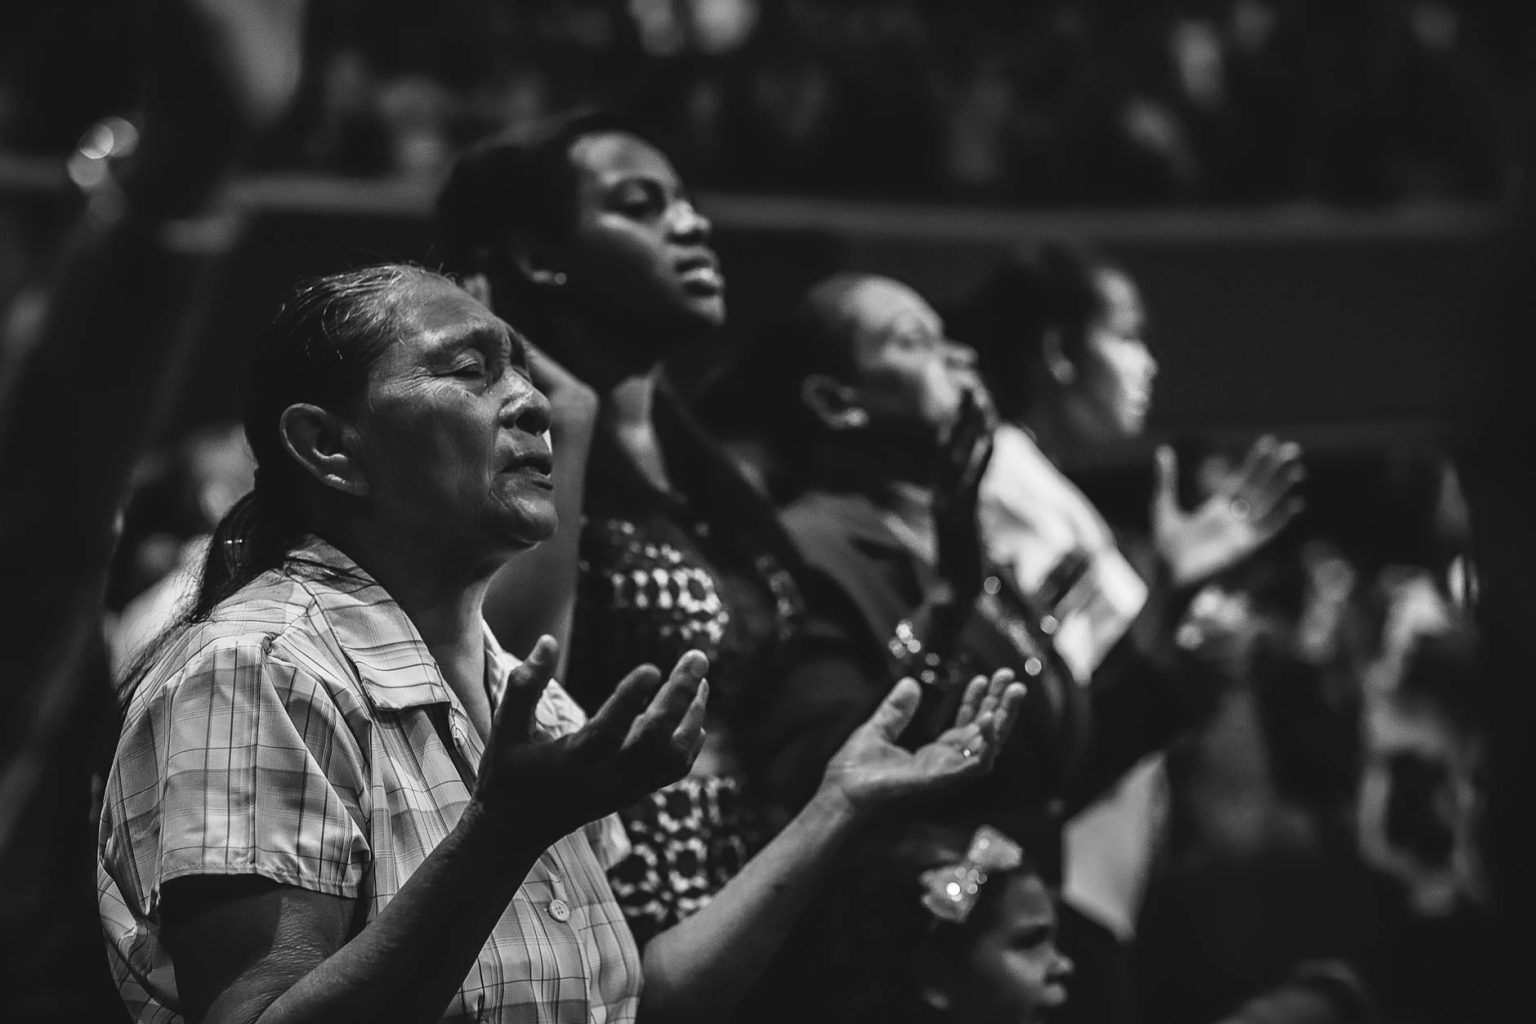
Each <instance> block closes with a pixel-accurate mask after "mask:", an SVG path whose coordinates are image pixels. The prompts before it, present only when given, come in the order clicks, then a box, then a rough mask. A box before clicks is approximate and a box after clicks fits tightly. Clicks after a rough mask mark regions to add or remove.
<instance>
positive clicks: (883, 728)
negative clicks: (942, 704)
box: [866, 676, 923, 743]
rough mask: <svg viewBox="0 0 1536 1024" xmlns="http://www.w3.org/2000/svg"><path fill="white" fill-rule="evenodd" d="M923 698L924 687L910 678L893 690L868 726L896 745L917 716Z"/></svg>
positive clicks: (903, 680) (899, 683)
mask: <svg viewBox="0 0 1536 1024" xmlns="http://www.w3.org/2000/svg"><path fill="white" fill-rule="evenodd" d="M922 697H923V691H922V687H920V686H918V685H917V680H916V679H913V678H912V677H911V676H908V677H906V678H904V679H902V680H901V681H900V682H898V683H897V684H896V685H895V686H893V687H892V688H891V692H890V693H888V694H886V696H885V700H883V701H881V702H880V706H879V707H878V708H876V709H875V713H874V714H872V715H870V716H869V721H868V722H867V723H866V724H867V725H870V726H872V727H873V728H874V729H875V731H876V732H877V733H879V734H880V735H881V736H882V737H884V738H885V739H886V740H888V741H890V742H892V743H894V742H896V738H897V737H898V736H900V735H901V734H902V732H903V731H904V730H905V729H906V728H907V726H908V725H910V724H911V723H912V716H913V715H915V714H917V705H918V703H919V702H920V701H921V700H922Z"/></svg>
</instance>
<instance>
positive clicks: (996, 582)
mask: <svg viewBox="0 0 1536 1024" xmlns="http://www.w3.org/2000/svg"><path fill="white" fill-rule="evenodd" d="M981 589H982V590H985V591H986V592H987V593H989V594H996V593H997V592H998V591H999V590H1002V589H1003V581H1002V580H1000V579H998V578H997V577H996V576H988V577H987V578H986V579H984V580H982V581H981Z"/></svg>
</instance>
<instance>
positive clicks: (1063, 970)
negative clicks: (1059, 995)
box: [1051, 949, 1074, 981]
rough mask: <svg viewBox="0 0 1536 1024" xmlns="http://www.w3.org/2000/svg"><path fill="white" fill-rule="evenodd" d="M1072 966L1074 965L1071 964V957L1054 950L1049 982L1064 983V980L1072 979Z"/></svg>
mask: <svg viewBox="0 0 1536 1024" xmlns="http://www.w3.org/2000/svg"><path fill="white" fill-rule="evenodd" d="M1073 966H1074V965H1073V963H1072V958H1071V957H1069V956H1067V954H1065V953H1063V952H1062V951H1061V950H1059V949H1058V950H1056V959H1055V961H1054V962H1053V963H1052V964H1051V980H1052V981H1065V980H1066V979H1068V978H1070V977H1072V969H1073Z"/></svg>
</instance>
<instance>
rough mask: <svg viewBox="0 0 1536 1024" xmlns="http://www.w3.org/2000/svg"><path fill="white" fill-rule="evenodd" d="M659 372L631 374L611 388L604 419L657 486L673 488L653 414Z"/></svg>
mask: <svg viewBox="0 0 1536 1024" xmlns="http://www.w3.org/2000/svg"><path fill="white" fill-rule="evenodd" d="M658 372H659V370H653V371H652V372H650V373H646V374H643V375H641V376H636V377H629V378H627V379H625V380H622V381H620V382H619V383H618V384H617V385H615V386H614V387H612V388H611V389H609V391H608V393H607V394H606V395H605V396H604V399H603V409H602V419H603V424H604V427H605V429H606V430H607V431H608V434H609V436H610V437H611V438H612V439H613V441H614V442H615V443H616V444H617V445H618V446H619V450H620V451H622V452H623V453H624V454H625V455H626V456H628V458H629V460H630V462H631V463H633V464H634V465H635V466H636V467H637V468H638V469H639V470H640V472H641V473H642V474H643V475H644V476H645V478H646V479H647V480H648V481H649V482H650V483H651V485H652V486H653V487H655V488H657V489H658V490H663V491H665V490H670V489H671V481H670V478H669V477H668V475H667V468H666V462H665V460H664V459H663V458H662V453H661V445H660V443H659V441H658V440H657V437H656V423H655V420H654V419H652V416H651V414H652V411H653V410H654V409H655V406H656V374H657V373H658Z"/></svg>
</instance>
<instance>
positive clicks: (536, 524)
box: [353, 278, 556, 558]
mask: <svg viewBox="0 0 1536 1024" xmlns="http://www.w3.org/2000/svg"><path fill="white" fill-rule="evenodd" d="M397 302H398V306H399V314H398V315H399V317H400V319H401V321H402V328H401V330H400V332H399V336H398V337H397V338H396V339H394V340H393V341H392V342H391V343H390V344H389V345H388V347H387V348H386V349H385V351H384V354H383V355H382V356H381V357H380V359H379V361H378V363H377V364H376V365H375V366H374V369H373V372H372V374H371V376H370V379H369V385H368V393H367V398H366V400H365V401H364V402H363V403H362V407H361V408H360V409H359V410H358V411H357V413H356V415H355V416H354V417H353V419H354V423H355V426H356V428H357V430H358V433H359V436H360V439H361V454H360V460H361V463H362V467H363V473H364V477H365V479H366V480H367V483H368V501H369V504H370V511H371V514H372V515H374V517H375V518H376V519H378V520H379V522H380V524H381V526H383V527H384V528H386V529H389V530H391V531H392V532H394V533H395V534H397V535H398V536H400V537H401V538H402V539H404V540H405V541H407V542H410V543H425V544H431V545H433V546H434V547H441V548H443V549H444V550H445V551H448V550H454V551H457V552H458V553H461V554H463V555H465V556H467V557H471V558H479V557H494V556H498V555H504V554H507V553H510V552H511V551H516V550H521V549H523V548H527V547H531V546H532V545H534V544H537V543H538V542H539V541H542V540H545V539H547V538H549V537H550V536H551V535H552V534H553V533H554V531H555V526H556V515H555V507H554V500H553V499H554V492H553V485H552V481H551V478H550V471H551V469H552V461H551V457H550V450H549V444H548V442H547V440H546V439H545V437H544V433H545V432H546V431H547V430H548V429H549V424H550V407H549V403H548V401H547V400H546V399H545V397H544V395H543V394H541V393H540V392H539V391H538V390H536V389H535V388H534V386H533V384H532V383H531V381H530V380H529V376H528V364H527V353H526V352H525V351H524V349H523V347H522V344H521V342H520V341H519V340H518V339H517V337H516V336H515V335H514V334H513V333H512V330H511V328H509V327H508V326H507V324H506V322H505V321H503V320H501V319H499V318H498V317H496V316H494V315H493V314H492V313H491V312H490V311H489V310H487V309H486V308H485V307H484V306H482V305H481V304H480V303H478V302H476V301H475V300H474V299H473V298H471V297H470V296H469V294H468V293H466V292H464V291H463V290H461V289H459V288H457V287H455V286H454V285H452V284H449V283H447V282H445V281H437V280H433V279H427V278H423V279H422V280H421V281H419V282H416V283H413V284H411V285H410V286H409V290H408V291H407V292H406V293H405V294H404V295H402V296H400V297H399V298H398V299H397ZM459 549H462V551H459Z"/></svg>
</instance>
